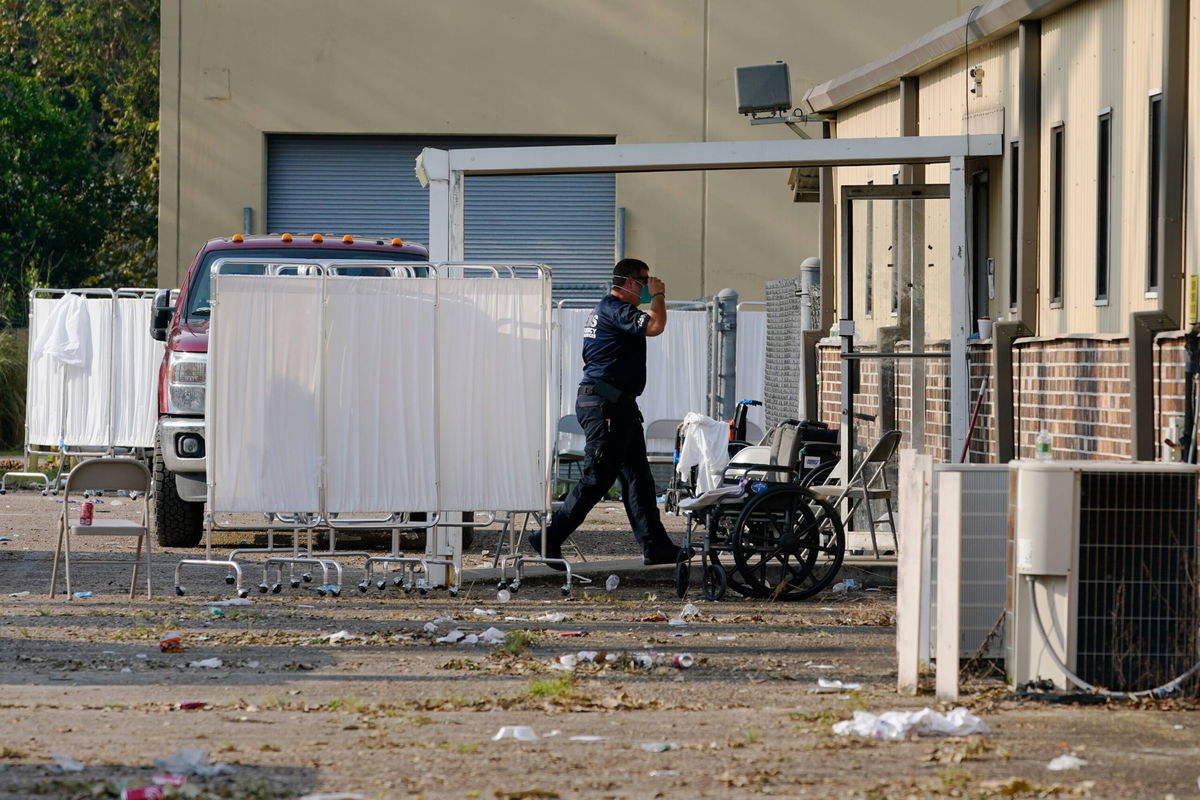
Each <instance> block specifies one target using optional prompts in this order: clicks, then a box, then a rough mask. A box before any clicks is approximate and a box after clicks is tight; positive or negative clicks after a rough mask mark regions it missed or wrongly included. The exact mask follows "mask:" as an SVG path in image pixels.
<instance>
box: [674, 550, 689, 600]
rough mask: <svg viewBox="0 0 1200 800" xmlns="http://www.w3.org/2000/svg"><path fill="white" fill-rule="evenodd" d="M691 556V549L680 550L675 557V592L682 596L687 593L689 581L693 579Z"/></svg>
mask: <svg viewBox="0 0 1200 800" xmlns="http://www.w3.org/2000/svg"><path fill="white" fill-rule="evenodd" d="M691 556H692V552H691V550H680V551H679V555H678V556H676V557H675V594H676V595H677V596H678V597H681V598H682V597H683V596H684V595H685V594H687V590H688V583H690V582H691V580H692V561H691Z"/></svg>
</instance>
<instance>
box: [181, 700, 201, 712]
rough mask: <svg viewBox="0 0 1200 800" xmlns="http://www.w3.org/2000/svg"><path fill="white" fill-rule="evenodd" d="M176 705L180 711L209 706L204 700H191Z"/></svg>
mask: <svg viewBox="0 0 1200 800" xmlns="http://www.w3.org/2000/svg"><path fill="white" fill-rule="evenodd" d="M175 707H176V708H177V709H179V710H180V711H195V710H197V709H201V708H208V703H206V702H204V701H203V700H189V701H186V702H183V703H176V704H175Z"/></svg>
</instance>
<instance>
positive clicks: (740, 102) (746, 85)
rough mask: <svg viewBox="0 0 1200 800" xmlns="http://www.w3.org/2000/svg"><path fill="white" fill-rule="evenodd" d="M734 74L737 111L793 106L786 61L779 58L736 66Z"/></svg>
mask: <svg viewBox="0 0 1200 800" xmlns="http://www.w3.org/2000/svg"><path fill="white" fill-rule="evenodd" d="M735 75H736V78H737V110H738V113H739V114H757V113H760V112H774V111H787V110H788V109H789V108H791V107H792V83H791V79H790V78H789V77H788V65H787V64H785V63H783V62H782V61H776V62H775V63H774V64H759V65H757V66H753V67H738V68H737V69H736V70H735Z"/></svg>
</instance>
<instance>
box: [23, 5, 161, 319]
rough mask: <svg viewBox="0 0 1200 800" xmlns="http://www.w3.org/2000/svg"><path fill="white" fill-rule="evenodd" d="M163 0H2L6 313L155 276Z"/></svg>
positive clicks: (145, 282) (135, 283)
mask: <svg viewBox="0 0 1200 800" xmlns="http://www.w3.org/2000/svg"><path fill="white" fill-rule="evenodd" d="M158 25H159V3H158V0H0V287H3V288H0V292H7V293H8V295H10V296H9V297H5V296H3V295H2V294H0V313H4V314H8V315H9V316H16V317H17V318H20V317H22V316H23V315H24V295H25V293H26V292H27V290H28V288H29V287H30V286H32V285H57V286H81V285H82V286H86V285H104V286H117V285H120V286H147V285H153V284H154V276H155V273H156V257H157V250H156V238H157V233H158V231H157V227H158V220H157V209H158V45H159V28H158Z"/></svg>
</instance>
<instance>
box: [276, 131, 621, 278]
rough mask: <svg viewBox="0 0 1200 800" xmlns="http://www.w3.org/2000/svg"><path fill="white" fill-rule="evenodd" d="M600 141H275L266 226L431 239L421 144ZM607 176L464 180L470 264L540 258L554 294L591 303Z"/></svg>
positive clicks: (607, 242) (609, 208)
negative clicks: (417, 169)
mask: <svg viewBox="0 0 1200 800" xmlns="http://www.w3.org/2000/svg"><path fill="white" fill-rule="evenodd" d="M612 141H613V140H612V139H603V138H544V137H528V138H517V139H514V138H494V137H441V138H424V137H409V136H307V135H272V136H270V137H269V138H268V140H267V215H266V218H267V230H268V231H271V232H275V233H283V232H285V231H286V232H289V233H317V232H320V233H326V234H332V235H339V236H340V235H342V234H344V233H354V234H362V235H367V236H389V237H391V236H400V237H401V238H404V239H411V240H413V241H417V242H428V241H429V195H428V191H427V190H425V189H422V188H421V185H420V184H419V183H418V182H417V178H416V175H415V174H414V173H413V167H414V165H415V161H416V157H417V154H418V153H420V152H421V148H423V147H436V148H442V149H452V148H462V147H531V146H539V145H558V144H611V143H612ZM615 215H616V181H615V178H614V176H613V175H612V174H587V175H520V176H478V177H469V178H467V183H466V206H465V208H464V223H465V227H466V243H465V250H466V258H467V260H468V261H485V262H486V261H495V262H514V261H519V262H538V263H545V264H549V265H550V266H551V267H552V268H553V270H554V295H555V297H556V298H564V297H588V298H592V297H597V296H599V295H600V294H602V293H603V292H604V291H606V287H607V286H608V279H609V276H610V275H611V273H612V265H613V255H614V249H615V248H614V240H615Z"/></svg>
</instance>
